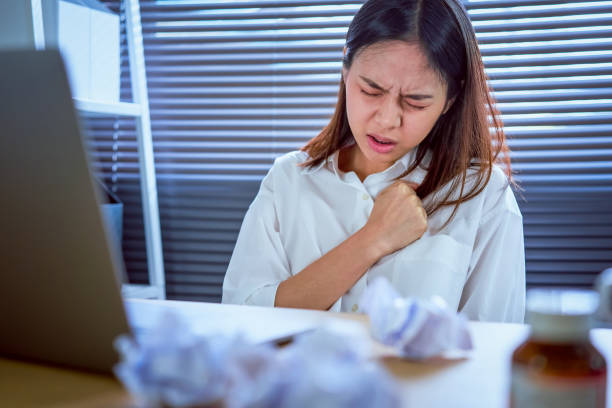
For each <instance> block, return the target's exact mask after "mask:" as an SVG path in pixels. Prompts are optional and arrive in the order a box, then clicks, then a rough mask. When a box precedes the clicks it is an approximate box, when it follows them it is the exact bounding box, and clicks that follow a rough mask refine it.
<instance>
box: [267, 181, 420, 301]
mask: <svg viewBox="0 0 612 408" xmlns="http://www.w3.org/2000/svg"><path fill="white" fill-rule="evenodd" d="M414 187H416V186H414V185H410V184H409V183H407V182H405V181H397V182H395V183H393V184H392V185H391V186H389V187H388V188H386V189H385V190H383V191H382V192H381V193H380V194H379V195H378V197H377V198H376V201H375V203H374V208H373V209H372V213H371V214H370V217H369V219H368V222H367V223H366V225H365V226H364V227H363V228H362V229H360V230H359V231H357V232H356V233H355V234H354V235H352V236H350V237H349V238H348V239H347V240H346V241H344V242H342V243H341V244H340V245H338V246H337V247H336V248H334V249H332V250H331V251H329V252H328V253H327V254H325V255H323V256H322V257H321V258H319V259H318V260H316V261H315V262H313V263H312V264H310V265H309V266H308V267H306V268H305V269H303V270H302V271H301V272H300V273H298V274H296V275H294V276H292V277H290V278H289V279H287V280H285V281H283V282H281V283H280V284H279V286H278V289H277V291H276V299H275V302H274V305H275V306H280V307H297V308H306V309H321V310H327V309H329V308H330V307H331V306H332V305H333V304H334V303H335V302H336V301H337V300H338V299H339V298H340V297H341V296H343V295H344V294H345V293H346V292H347V291H348V290H349V289H350V288H352V287H353V285H355V283H356V282H357V281H358V280H359V278H361V276H363V274H364V273H366V271H367V270H368V269H369V268H370V267H371V266H372V265H373V264H374V263H376V262H377V261H378V260H379V259H380V258H382V257H383V256H385V255H387V254H390V253H392V252H395V251H396V250H398V249H401V248H403V247H405V246H406V245H408V244H410V243H412V242H414V241H416V240H417V239H419V238H420V237H421V236H422V235H423V233H424V232H425V231H426V229H427V214H426V212H425V210H424V209H423V206H422V203H421V200H419V198H418V197H417V195H416V193H415V192H414V189H413V188H414Z"/></svg>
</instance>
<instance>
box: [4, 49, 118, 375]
mask: <svg viewBox="0 0 612 408" xmlns="http://www.w3.org/2000/svg"><path fill="white" fill-rule="evenodd" d="M98 196H99V194H98V192H97V191H96V189H95V187H94V184H93V182H92V176H91V174H90V168H89V165H88V162H87V156H86V150H85V148H84V141H83V140H82V137H81V131H80V128H79V123H78V118H77V115H76V113H75V110H74V106H73V101H72V98H71V95H70V90H69V85H68V81H67V78H66V74H65V69H64V65H63V62H62V59H61V57H60V55H59V53H58V52H57V51H4V52H0V231H1V232H0V277H1V281H0V355H3V356H13V357H19V358H28V359H35V360H39V361H46V362H51V363H57V364H62V365H68V366H72V367H79V368H85V369H92V370H97V371H105V372H110V370H111V368H112V366H113V364H114V363H115V362H116V361H117V359H118V356H117V353H116V352H115V350H114V349H113V346H112V342H113V340H114V339H115V338H116V336H117V335H119V334H121V333H128V332H129V327H128V323H127V320H126V316H125V312H124V307H123V302H122V299H121V294H120V290H119V283H118V281H117V278H116V276H121V271H122V269H123V265H122V262H121V261H120V260H119V259H118V257H117V254H116V253H115V248H114V246H113V245H112V244H111V242H110V241H109V239H108V238H107V234H106V231H105V225H104V224H103V220H102V216H101V213H100V210H99V205H98Z"/></svg>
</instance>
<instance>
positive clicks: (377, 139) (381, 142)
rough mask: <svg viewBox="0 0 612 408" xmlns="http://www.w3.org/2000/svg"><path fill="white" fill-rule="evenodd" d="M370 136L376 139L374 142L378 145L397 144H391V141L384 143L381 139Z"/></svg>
mask: <svg viewBox="0 0 612 408" xmlns="http://www.w3.org/2000/svg"><path fill="white" fill-rule="evenodd" d="M369 136H370V137H371V138H372V139H374V141H375V142H376V143H380V144H386V145H390V144H395V142H391V141H384V140H381V139H379V138H377V137H376V136H372V135H369Z"/></svg>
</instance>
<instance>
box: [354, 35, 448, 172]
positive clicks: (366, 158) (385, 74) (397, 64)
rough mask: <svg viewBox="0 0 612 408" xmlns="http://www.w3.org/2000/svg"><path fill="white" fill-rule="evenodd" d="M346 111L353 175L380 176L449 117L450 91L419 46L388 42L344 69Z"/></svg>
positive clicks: (373, 46) (366, 50)
mask: <svg viewBox="0 0 612 408" xmlns="http://www.w3.org/2000/svg"><path fill="white" fill-rule="evenodd" d="M342 72H343V78H344V82H345V87H346V110H347V115H348V121H349V125H350V127H351V131H352V133H353V136H354V137H355V141H356V142H357V145H356V147H358V149H353V152H352V153H351V156H352V159H351V160H350V162H351V163H352V165H351V166H352V167H353V168H352V170H355V171H357V172H358V173H361V174H365V175H369V174H372V173H377V172H381V171H383V170H385V169H387V168H388V167H390V166H391V165H392V164H393V163H395V161H397V160H398V159H399V158H401V157H402V156H404V155H405V154H406V153H408V152H409V151H410V150H412V149H413V148H414V147H415V146H417V145H418V144H419V143H421V141H423V139H425V137H426V136H427V135H428V134H429V131H430V130H431V129H432V128H433V126H434V124H435V123H436V121H437V120H438V118H439V117H440V115H441V114H442V113H443V112H445V109H447V105H448V106H450V103H449V104H447V103H446V101H447V99H446V90H447V85H446V83H445V82H444V81H443V80H442V79H441V77H440V75H439V74H438V73H436V72H435V71H434V70H433V69H432V68H430V67H429V63H428V61H427V58H426V57H425V55H424V54H423V52H422V51H421V49H420V47H419V45H418V44H416V43H407V42H404V41H385V42H381V43H376V44H373V45H371V46H369V47H367V48H365V49H364V50H363V51H361V52H359V53H358V54H357V55H356V56H355V58H354V60H353V63H352V65H351V68H350V69H349V70H346V69H343V70H342Z"/></svg>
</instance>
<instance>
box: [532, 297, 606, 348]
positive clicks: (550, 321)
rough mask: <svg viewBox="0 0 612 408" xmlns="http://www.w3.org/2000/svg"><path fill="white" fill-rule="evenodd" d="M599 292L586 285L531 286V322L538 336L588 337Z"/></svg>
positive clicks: (550, 338)
mask: <svg viewBox="0 0 612 408" xmlns="http://www.w3.org/2000/svg"><path fill="white" fill-rule="evenodd" d="M598 304H599V297H598V295H597V292H594V291H592V290H582V289H530V290H529V291H528V292H527V322H528V323H529V324H531V336H532V337H533V338H536V339H541V340H547V341H554V342H567V341H573V340H581V339H585V338H588V335H589V330H590V328H591V316H592V315H593V313H595V311H596V310H597V306H598Z"/></svg>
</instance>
